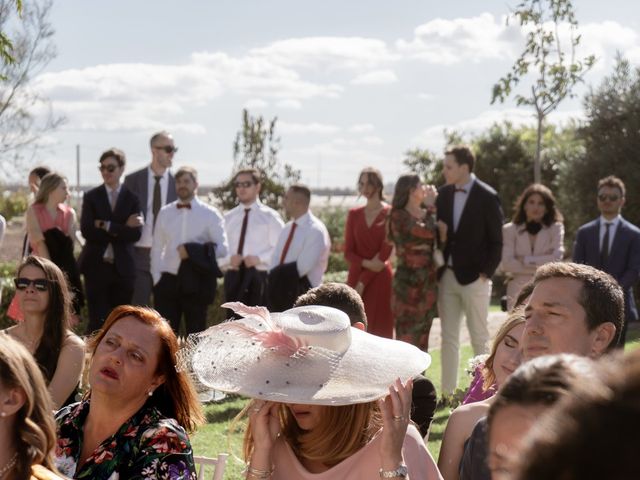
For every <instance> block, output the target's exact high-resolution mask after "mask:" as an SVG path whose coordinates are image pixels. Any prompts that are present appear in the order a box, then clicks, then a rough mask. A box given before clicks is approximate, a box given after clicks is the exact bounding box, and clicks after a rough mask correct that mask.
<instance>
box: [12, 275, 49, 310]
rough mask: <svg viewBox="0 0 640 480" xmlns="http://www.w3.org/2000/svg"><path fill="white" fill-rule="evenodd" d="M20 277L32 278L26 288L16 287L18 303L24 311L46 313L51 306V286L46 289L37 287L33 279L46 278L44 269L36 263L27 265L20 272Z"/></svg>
mask: <svg viewBox="0 0 640 480" xmlns="http://www.w3.org/2000/svg"><path fill="white" fill-rule="evenodd" d="M18 278H25V279H27V280H31V282H29V284H28V286H27V288H25V289H24V290H20V289H16V295H17V296H18V303H19V305H20V308H21V309H22V311H23V312H24V313H27V314H44V313H46V311H47V308H48V307H49V287H47V288H46V289H45V290H39V289H38V288H36V286H35V284H34V283H33V280H46V275H45V274H44V271H43V270H42V269H40V268H38V267H36V266H35V265H25V266H24V267H22V269H21V270H20V271H19V272H18Z"/></svg>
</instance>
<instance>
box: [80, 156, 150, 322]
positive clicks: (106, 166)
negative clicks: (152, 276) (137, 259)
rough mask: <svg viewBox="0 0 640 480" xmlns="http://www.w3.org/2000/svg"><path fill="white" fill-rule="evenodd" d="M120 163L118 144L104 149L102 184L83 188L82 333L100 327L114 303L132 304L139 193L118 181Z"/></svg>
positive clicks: (139, 222) (139, 225) (122, 159)
mask: <svg viewBox="0 0 640 480" xmlns="http://www.w3.org/2000/svg"><path fill="white" fill-rule="evenodd" d="M125 162H126V160H125V156H124V152H123V151H121V150H118V149H117V148H112V149H109V150H107V151H106V152H104V153H103V154H102V155H101V156H100V173H101V174H102V179H103V180H104V184H102V185H100V186H99V187H96V188H94V189H92V190H89V191H88V192H87V193H85V194H84V199H83V201H82V215H81V217H80V229H81V231H82V235H83V236H84V238H85V241H86V243H85V245H84V247H83V249H82V253H81V254H80V258H79V260H78V263H79V265H80V271H81V272H82V273H83V274H84V279H85V290H86V293H87V303H88V305H89V325H88V326H87V333H91V332H93V331H94V330H97V329H98V328H100V327H101V326H102V323H103V322H104V320H105V318H106V317H107V315H108V314H109V312H110V311H111V310H112V309H113V308H114V307H116V306H118V305H122V304H127V303H131V295H132V294H133V284H134V279H135V274H136V272H135V267H134V262H133V244H134V243H135V242H136V241H138V240H139V239H140V232H141V229H142V222H143V220H142V217H141V216H140V204H139V203H138V198H137V197H136V196H135V195H134V194H133V193H132V192H131V191H130V190H129V189H128V188H127V187H126V185H122V184H121V183H120V177H121V176H122V173H123V172H124V167H125Z"/></svg>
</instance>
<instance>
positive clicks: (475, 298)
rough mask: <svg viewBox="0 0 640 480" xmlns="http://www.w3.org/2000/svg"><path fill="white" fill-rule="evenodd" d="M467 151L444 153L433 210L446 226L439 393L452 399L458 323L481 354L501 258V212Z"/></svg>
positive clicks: (455, 149) (440, 291)
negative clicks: (443, 182)
mask: <svg viewBox="0 0 640 480" xmlns="http://www.w3.org/2000/svg"><path fill="white" fill-rule="evenodd" d="M474 164H475V157H474V155H473V153H472V152H471V150H470V149H469V147H466V146H456V147H452V148H450V149H449V150H447V151H446V152H445V158H444V164H443V167H444V168H443V173H444V177H445V180H446V185H444V186H443V187H441V188H440V190H439V192H438V198H437V200H436V207H437V210H438V213H437V215H438V220H440V221H441V222H442V223H444V224H446V243H445V248H444V259H445V266H444V267H442V268H441V270H440V272H439V275H440V285H439V289H438V311H439V313H440V322H441V324H442V391H443V393H452V392H453V391H454V390H455V388H456V386H457V381H458V364H459V361H460V360H459V349H460V323H461V320H462V314H463V313H464V315H465V317H466V319H467V327H468V328H469V333H470V334H471V344H472V346H473V350H474V353H475V354H476V355H479V354H482V353H486V351H487V341H488V340H489V332H488V329H487V314H488V310H489V301H490V299H491V286H492V284H491V277H492V276H493V273H494V272H495V270H496V268H497V267H498V264H499V263H500V256H501V253H502V219H503V216H502V208H501V207H500V199H499V198H498V195H497V194H496V192H495V190H494V189H493V188H491V187H490V186H489V185H487V184H486V183H484V182H481V181H480V180H478V178H476V176H475V175H474V174H473V167H474Z"/></svg>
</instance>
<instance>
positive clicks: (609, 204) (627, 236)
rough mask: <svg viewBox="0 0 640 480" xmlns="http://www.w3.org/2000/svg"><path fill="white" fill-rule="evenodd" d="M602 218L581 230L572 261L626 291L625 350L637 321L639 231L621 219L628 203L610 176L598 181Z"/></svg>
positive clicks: (619, 184) (621, 185)
mask: <svg viewBox="0 0 640 480" xmlns="http://www.w3.org/2000/svg"><path fill="white" fill-rule="evenodd" d="M597 201H598V210H600V218H597V219H596V220H593V221H591V222H589V223H587V224H585V225H583V226H581V227H580V229H579V230H578V233H577V234H576V241H575V244H574V246H573V261H574V262H576V263H584V264H587V265H591V266H592V267H595V268H598V269H600V270H602V271H603V272H607V273H608V274H610V275H611V276H612V277H613V278H615V279H616V280H617V281H618V283H619V284H620V286H621V287H622V289H623V291H624V311H625V321H624V325H623V326H622V332H621V334H620V337H619V338H620V340H619V343H618V346H619V347H620V348H622V347H624V342H625V340H626V337H627V324H628V322H630V321H633V320H637V319H638V310H637V308H636V302H635V300H634V298H633V286H634V285H635V284H636V282H637V281H638V278H639V277H640V229H638V227H636V226H635V225H633V224H632V223H630V222H629V221H627V220H625V219H624V218H622V215H620V212H621V211H622V207H623V205H624V201H625V187H624V183H623V182H622V180H620V179H619V178H617V177H614V176H609V177H606V178H602V179H601V180H600V181H599V182H598V197H597Z"/></svg>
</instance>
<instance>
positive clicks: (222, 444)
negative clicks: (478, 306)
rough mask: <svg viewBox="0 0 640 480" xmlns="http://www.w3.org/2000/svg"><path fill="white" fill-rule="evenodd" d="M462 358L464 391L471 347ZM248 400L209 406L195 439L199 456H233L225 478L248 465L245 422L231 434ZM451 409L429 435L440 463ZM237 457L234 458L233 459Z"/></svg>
mask: <svg viewBox="0 0 640 480" xmlns="http://www.w3.org/2000/svg"><path fill="white" fill-rule="evenodd" d="M461 352H462V357H461V362H460V366H461V368H460V370H461V371H460V380H459V384H460V386H461V388H464V389H466V387H467V386H468V385H469V380H470V378H469V376H468V375H467V374H466V373H465V369H466V365H467V363H468V361H469V358H470V357H471V355H472V350H471V347H470V346H464V347H462V349H461ZM431 357H432V359H433V362H432V364H431V366H430V367H429V369H428V370H427V377H428V378H429V379H430V380H431V381H432V382H433V383H434V384H435V386H436V390H437V391H438V392H439V391H440V351H439V350H435V351H433V352H432V353H431ZM246 402H247V400H246V399H244V398H239V397H230V398H227V399H225V400H223V401H222V402H219V403H215V404H209V405H207V406H206V407H205V414H206V417H207V424H206V425H204V426H202V427H201V428H200V429H198V432H197V433H196V434H194V435H192V436H191V442H192V444H193V451H194V453H195V454H196V455H205V456H208V457H215V456H216V455H217V454H218V453H220V452H227V453H230V454H231V457H230V459H229V462H228V465H227V469H226V470H225V478H229V479H240V478H243V477H242V474H241V472H242V470H243V469H244V465H243V464H242V463H241V461H240V460H239V458H241V457H242V431H243V430H242V425H241V422H240V423H238V424H237V425H236V429H235V431H234V432H232V433H231V434H230V433H229V426H230V425H231V423H232V420H233V418H234V417H235V416H236V415H237V414H238V413H239V412H240V410H242V408H243V407H244V405H245V404H246ZM450 413H451V412H450V409H449V408H448V407H445V408H441V409H439V410H437V411H436V415H435V418H434V419H433V423H432V424H431V432H430V434H429V451H430V452H431V455H433V457H434V459H435V460H436V461H437V459H438V454H439V453H440V442H441V441H442V435H443V433H444V428H445V426H446V424H447V419H448V418H449V414H450ZM234 455H235V457H237V458H233V456H234Z"/></svg>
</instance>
